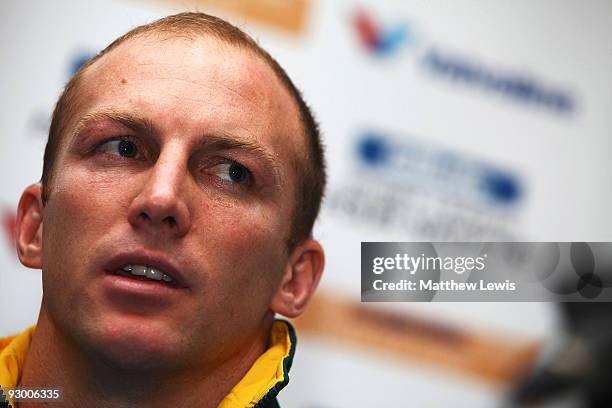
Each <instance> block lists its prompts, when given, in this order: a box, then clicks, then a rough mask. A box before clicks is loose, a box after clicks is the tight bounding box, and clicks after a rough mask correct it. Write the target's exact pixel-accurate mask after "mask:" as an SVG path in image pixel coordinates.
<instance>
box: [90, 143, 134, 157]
mask: <svg viewBox="0 0 612 408" xmlns="http://www.w3.org/2000/svg"><path fill="white" fill-rule="evenodd" d="M100 151H102V152H104V153H108V154H112V155H115V156H121V157H127V158H130V159H137V158H138V157H139V156H140V153H139V152H138V146H136V144H135V143H133V142H130V141H129V140H109V141H108V142H106V143H104V144H102V146H100Z"/></svg>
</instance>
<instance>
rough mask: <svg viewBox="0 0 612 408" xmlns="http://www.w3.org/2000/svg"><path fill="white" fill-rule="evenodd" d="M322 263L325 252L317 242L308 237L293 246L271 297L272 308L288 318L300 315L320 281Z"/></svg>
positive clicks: (323, 262)
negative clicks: (279, 281) (278, 285)
mask: <svg viewBox="0 0 612 408" xmlns="http://www.w3.org/2000/svg"><path fill="white" fill-rule="evenodd" d="M324 264H325V254H324V252H323V248H322V247H321V244H319V243H318V242H317V241H315V240H312V239H308V240H306V241H304V242H302V243H301V244H299V245H298V246H297V247H295V249H294V250H293V252H292V253H291V255H290V256H289V262H288V264H287V266H286V267H285V271H284V273H283V278H282V280H281V284H280V287H279V288H278V290H277V291H276V294H275V295H274V297H273V298H272V302H271V304H270V308H271V309H272V311H274V312H275V313H279V314H281V315H283V316H286V317H289V318H294V317H297V316H299V315H300V314H302V312H303V311H304V309H305V308H306V305H307V304H308V302H309V301H310V298H311V297H312V295H313V294H314V291H315V289H316V288H317V285H318V284H319V280H320V279H321V275H322V273H323V266H324Z"/></svg>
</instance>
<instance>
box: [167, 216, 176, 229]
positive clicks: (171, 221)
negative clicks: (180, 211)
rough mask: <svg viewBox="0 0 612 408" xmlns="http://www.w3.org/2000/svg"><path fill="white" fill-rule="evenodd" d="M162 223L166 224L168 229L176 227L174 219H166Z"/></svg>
mask: <svg viewBox="0 0 612 408" xmlns="http://www.w3.org/2000/svg"><path fill="white" fill-rule="evenodd" d="M164 221H165V222H167V223H168V225H169V226H170V227H172V228H174V227H176V220H175V219H174V217H166V218H165V219H164Z"/></svg>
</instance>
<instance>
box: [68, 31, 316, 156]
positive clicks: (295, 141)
mask: <svg viewBox="0 0 612 408" xmlns="http://www.w3.org/2000/svg"><path fill="white" fill-rule="evenodd" d="M74 101H75V105H74V108H73V109H72V110H71V111H72V114H71V116H70V118H68V120H67V123H66V125H67V127H66V128H67V129H72V128H74V126H75V125H76V123H77V122H78V121H79V119H80V118H82V117H83V116H85V115H87V114H89V113H92V112H95V111H96V109H108V108H112V109H115V110H119V111H121V110H126V111H129V113H130V114H136V115H138V116H144V117H145V119H149V120H151V121H152V122H154V123H155V125H156V126H158V127H159V128H160V130H161V131H162V132H165V133H172V132H176V131H179V130H180V131H182V132H188V131H200V132H201V133H202V134H206V133H209V132H222V133H225V134H232V133H235V134H236V135H237V136H248V137H250V138H252V139H255V140H256V141H258V142H259V143H262V144H265V145H268V146H269V147H270V148H272V149H273V150H274V152H273V153H275V154H278V155H279V156H280V158H282V159H286V160H291V159H294V158H295V155H296V154H297V155H303V153H302V152H303V151H304V145H305V140H304V131H303V127H302V123H301V121H300V116H299V110H298V108H297V105H296V102H295V101H294V99H293V97H292V96H291V95H290V94H289V92H288V91H287V89H286V88H285V87H284V86H283V84H282V83H281V82H280V80H279V79H278V77H277V76H276V74H275V73H274V72H273V70H272V69H271V68H270V66H269V65H268V64H267V63H266V62H265V61H264V60H263V59H262V58H261V57H260V56H258V55H256V54H255V53H254V52H253V51H251V50H248V49H245V48H244V47H238V46H234V45H231V44H227V43H225V42H222V41H219V40H217V39H214V38H211V37H203V36H199V37H194V38H182V37H169V36H167V35H166V36H160V35H158V34H147V35H144V36H139V37H136V38H132V39H129V40H127V41H125V42H124V43H122V44H121V45H119V46H117V47H116V48H115V49H113V50H111V51H110V52H108V53H107V54H106V55H104V56H103V57H102V58H100V59H99V60H98V61H96V62H95V63H94V64H93V65H91V66H90V67H88V68H87V69H86V70H85V72H84V73H83V75H82V77H81V80H80V81H79V86H78V87H77V90H76V97H75V98H74Z"/></svg>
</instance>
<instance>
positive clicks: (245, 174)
mask: <svg viewBox="0 0 612 408" xmlns="http://www.w3.org/2000/svg"><path fill="white" fill-rule="evenodd" d="M214 168H215V170H216V172H215V174H216V175H217V176H218V177H220V178H222V179H223V180H227V181H231V182H233V183H240V184H243V183H246V182H248V181H249V177H250V172H249V170H248V169H247V168H246V167H244V166H243V165H242V164H238V163H222V164H218V165H216V166H215V167H214Z"/></svg>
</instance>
